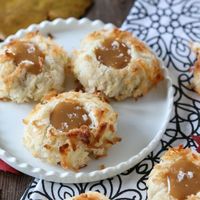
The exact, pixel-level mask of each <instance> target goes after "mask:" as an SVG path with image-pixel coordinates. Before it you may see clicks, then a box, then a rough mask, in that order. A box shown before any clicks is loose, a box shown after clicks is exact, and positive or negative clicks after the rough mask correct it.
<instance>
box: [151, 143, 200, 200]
mask: <svg viewBox="0 0 200 200" xmlns="http://www.w3.org/2000/svg"><path fill="white" fill-rule="evenodd" d="M147 186H148V199H149V200H160V199H162V200H199V199H200V155H198V154H197V153H193V152H192V151H191V149H189V148H187V149H183V147H182V146H179V147H178V148H172V149H169V150H168V151H167V152H166V153H165V154H164V155H163V156H162V157H161V162H160V163H159V164H158V165H156V166H155V167H154V169H153V170H152V171H151V173H150V175H149V180H148V181H147Z"/></svg>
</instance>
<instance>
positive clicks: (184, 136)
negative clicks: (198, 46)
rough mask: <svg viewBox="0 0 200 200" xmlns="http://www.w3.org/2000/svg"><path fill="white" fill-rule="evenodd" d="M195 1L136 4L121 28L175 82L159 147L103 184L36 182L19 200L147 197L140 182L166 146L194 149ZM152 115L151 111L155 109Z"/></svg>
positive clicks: (139, 0)
mask: <svg viewBox="0 0 200 200" xmlns="http://www.w3.org/2000/svg"><path fill="white" fill-rule="evenodd" d="M199 8H200V1H197V0H136V1H135V4H134V6H133V8H132V9H131V11H130V14H129V15H128V17H127V19H126V21H125V22H124V24H123V25H122V29H124V30H128V31H130V32H133V33H134V34H135V35H137V36H138V37H139V38H140V39H142V40H144V41H146V43H147V44H148V45H149V46H150V47H151V48H152V49H153V50H154V51H155V52H156V53H157V55H158V56H159V57H160V58H161V59H162V60H163V62H164V64H165V66H166V67H167V68H168V69H169V72H170V76H171V77H172V79H173V84H174V107H173V113H172V116H171V120H170V122H169V124H168V127H167V130H166V131H165V134H164V136H163V138H162V140H161V141H160V143H159V145H158V147H157V148H156V149H155V150H154V151H153V152H151V153H150V154H149V155H148V156H147V157H146V158H145V159H144V160H143V161H142V162H140V163H139V164H138V165H136V166H135V167H133V168H132V169H129V170H128V171H126V172H124V173H122V174H120V175H118V176H115V177H113V178H109V179H106V180H103V181H98V182H93V183H85V184H58V183H51V182H47V181H43V180H38V179H35V180H34V181H33V183H32V185H31V186H30V188H28V189H27V191H26V192H25V195H24V196H23V197H22V198H21V199H22V200H28V199H32V200H36V199H37V200H44V199H50V200H53V199H56V200H58V199H59V200H62V199H65V198H67V197H70V196H73V195H76V194H79V193H82V192H85V191H88V190H92V191H100V192H102V193H103V194H105V195H106V196H107V197H108V198H110V199H112V200H115V199H137V200H139V199H142V200H144V199H147V195H146V191H147V187H146V184H145V181H146V180H147V178H148V174H149V172H150V171H151V170H152V168H153V166H154V165H155V164H156V163H157V162H159V158H160V156H161V154H162V153H163V152H164V151H166V150H167V148H168V147H172V146H176V145H178V144H184V146H185V147H187V146H189V147H195V143H194V141H193V140H192V138H191V135H197V134H198V132H199V128H200V126H199V108H200V97H199V96H198V95H197V94H195V93H194V92H193V91H192V90H191V89H190V88H189V87H188V86H189V85H190V83H191V79H192V73H191V70H190V67H191V65H193V62H194V59H195V58H194V55H193V53H192V52H191V49H190V47H189V44H190V42H191V41H200V31H199V28H198V27H199V26H200V9H199ZM155 112H156V109H155Z"/></svg>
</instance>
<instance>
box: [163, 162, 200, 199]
mask: <svg viewBox="0 0 200 200" xmlns="http://www.w3.org/2000/svg"><path fill="white" fill-rule="evenodd" d="M167 185H168V191H169V192H170V194H171V195H172V196H173V197H175V198H177V199H179V200H185V199H186V197H187V196H188V195H192V194H194V195H195V194H196V193H197V192H199V191H200V167H199V166H197V165H195V164H194V163H192V162H191V161H189V160H188V159H187V158H185V159H180V160H179V161H178V162H176V163H175V164H174V165H172V166H171V168H170V172H169V174H167Z"/></svg>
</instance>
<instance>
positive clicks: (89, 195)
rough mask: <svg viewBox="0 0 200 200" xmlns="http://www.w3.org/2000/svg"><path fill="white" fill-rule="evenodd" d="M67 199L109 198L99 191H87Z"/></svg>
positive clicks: (89, 199)
mask: <svg viewBox="0 0 200 200" xmlns="http://www.w3.org/2000/svg"><path fill="white" fill-rule="evenodd" d="M65 200H109V199H108V198H107V197H106V196H104V195H103V194H101V193H99V192H86V193H82V194H80V195H77V196H74V197H72V198H67V199H65Z"/></svg>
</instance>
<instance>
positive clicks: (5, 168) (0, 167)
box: [0, 160, 19, 174]
mask: <svg viewBox="0 0 200 200" xmlns="http://www.w3.org/2000/svg"><path fill="white" fill-rule="evenodd" d="M0 171H4V172H10V173H13V174H19V172H18V171H17V170H15V169H14V168H12V167H10V166H9V165H8V164H6V163H5V162H3V161H2V160H0Z"/></svg>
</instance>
